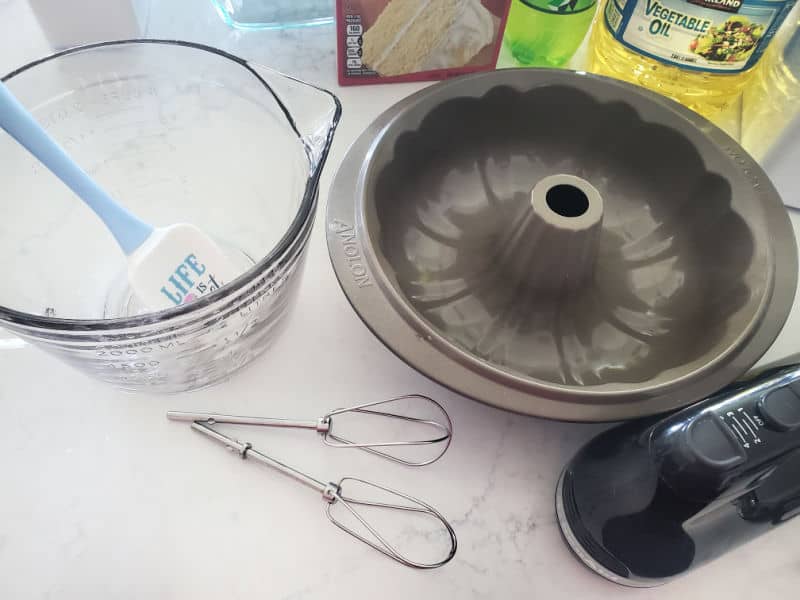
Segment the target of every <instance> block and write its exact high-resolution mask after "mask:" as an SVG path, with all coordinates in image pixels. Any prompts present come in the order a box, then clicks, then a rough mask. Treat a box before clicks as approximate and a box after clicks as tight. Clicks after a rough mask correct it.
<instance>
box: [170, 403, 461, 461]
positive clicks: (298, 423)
mask: <svg viewBox="0 0 800 600" xmlns="http://www.w3.org/2000/svg"><path fill="white" fill-rule="evenodd" d="M401 401H405V402H406V403H407V404H416V405H419V406H422V405H424V404H430V405H432V406H433V407H434V408H436V409H438V411H439V412H441V414H442V420H443V421H444V422H442V423H440V422H438V421H435V420H433V419H425V418H421V417H412V416H408V415H403V414H398V413H396V412H389V411H386V410H374V407H376V406H383V405H387V404H396V403H399V402H401ZM348 413H355V414H362V415H371V416H375V417H384V418H386V419H396V420H399V421H405V422H407V423H414V424H416V425H420V426H422V427H424V428H426V429H430V430H432V433H431V436H430V437H426V438H423V439H419V440H401V441H394V442H387V441H375V442H353V441H351V440H348V439H345V438H343V437H341V436H339V435H336V434H335V433H334V431H333V421H334V417H335V416H337V415H345V414H348ZM167 417H168V418H170V419H172V420H175V421H194V422H201V423H205V424H207V425H215V424H217V423H229V424H232V425H260V426H263V427H284V428H293V429H310V430H314V431H316V432H317V433H319V434H320V435H321V436H322V441H324V442H325V443H326V444H327V445H329V446H333V447H336V448H359V449H361V450H364V451H365V452H370V453H371V454H375V455H377V456H381V457H383V458H386V459H387V460H391V461H393V462H397V463H400V464H403V465H406V466H409V467H423V466H425V465H429V464H431V463H433V462H436V461H437V460H439V459H440V458H441V457H442V456H443V455H444V453H445V452H446V451H447V449H448V448H449V447H450V441H451V439H452V437H453V423H452V421H451V420H450V416H449V415H448V414H447V411H446V410H445V409H444V408H443V407H442V405H441V404H439V403H438V402H436V401H435V400H433V399H432V398H429V397H428V396H423V395H421V394H408V395H406V396H399V397H397V398H391V399H389V400H379V401H378V402H367V403H366V404H359V405H358V406H351V407H350V408H337V409H336V410H332V411H330V412H328V413H326V414H325V415H323V416H322V417H320V418H319V419H317V420H297V419H277V418H271V417H240V416H235V415H221V414H216V413H204V412H181V411H169V412H168V413H167ZM435 444H440V445H441V447H440V451H439V453H438V454H436V455H435V456H434V457H433V458H429V459H427V460H421V461H414V460H411V459H408V458H402V457H399V456H397V455H394V454H391V453H389V452H387V451H386V450H379V448H383V449H387V448H407V447H409V446H433V445H435Z"/></svg>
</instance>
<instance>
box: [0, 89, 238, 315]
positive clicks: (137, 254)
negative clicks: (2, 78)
mask: <svg viewBox="0 0 800 600" xmlns="http://www.w3.org/2000/svg"><path fill="white" fill-rule="evenodd" d="M0 128H2V129H4V130H5V131H6V132H7V133H8V134H9V135H10V136H11V137H13V138H14V139H15V140H17V142H19V143H20V144H21V145H22V146H24V147H25V148H26V149H27V150H28V151H29V152H30V153H31V154H33V155H34V156H35V157H36V158H37V159H38V160H39V161H40V162H41V163H42V164H43V165H44V166H45V167H47V168H48V169H49V170H50V171H51V172H52V173H53V174H54V175H56V177H58V178H59V179H60V180H61V181H63V182H64V183H65V184H66V185H67V186H68V187H69V188H70V189H71V190H72V191H73V192H75V194H76V195H77V196H78V197H79V198H80V199H81V200H83V201H84V202H85V203H86V205H87V206H88V207H89V208H91V209H92V210H93V211H94V213H95V214H96V215H97V216H98V217H100V220H101V221H103V223H105V225H106V227H107V228H108V230H109V231H110V232H111V234H112V235H113V236H114V238H115V239H116V240H117V243H118V244H119V247H120V248H122V251H123V252H124V253H125V255H126V256H127V258H128V279H129V281H130V285H131V288H132V290H133V292H134V293H135V294H136V296H137V297H138V298H139V300H140V301H141V302H142V303H143V304H144V305H145V306H146V307H147V308H148V309H150V310H160V309H164V308H168V307H171V306H176V305H180V304H185V303H187V302H191V301H192V300H195V299H197V298H199V297H200V296H202V295H203V294H207V293H209V292H211V291H213V290H215V289H217V288H219V287H220V286H222V285H224V284H225V283H227V282H229V281H231V280H232V279H234V278H235V277H237V276H238V275H239V274H240V269H237V268H236V267H235V266H234V265H233V263H232V262H231V261H230V260H229V259H228V258H227V256H226V255H225V254H224V253H223V251H222V250H221V249H220V248H219V246H218V245H217V244H216V243H215V242H214V241H213V240H212V239H211V238H210V237H209V236H208V235H206V234H205V233H203V232H202V231H200V229H198V228H197V227H195V226H194V225H190V224H187V223H177V224H174V225H169V226H167V227H158V228H156V227H153V226H151V225H148V224H147V223H145V222H144V221H142V220H140V219H139V218H138V217H136V216H135V215H133V214H131V213H130V212H129V211H128V210H127V209H126V208H125V207H123V206H122V205H120V204H119V203H118V202H117V201H116V200H114V199H113V198H112V197H111V196H109V195H108V193H106V191H105V190H103V188H101V187H100V186H99V185H98V184H97V182H96V181H95V180H94V179H92V178H91V177H90V176H89V175H88V174H87V173H86V172H85V171H84V170H83V169H81V167H80V166H78V164H77V163H75V161H74V160H72V158H71V157H70V156H69V155H68V154H67V153H66V152H65V151H64V149H63V148H62V147H61V146H60V145H59V144H58V143H57V142H56V141H55V140H54V139H53V138H51V137H50V135H49V134H48V133H47V132H46V131H45V130H44V129H43V128H42V127H41V125H39V123H37V122H36V119H34V118H33V115H31V114H30V113H29V112H28V111H27V110H26V109H25V107H24V106H22V104H21V103H20V102H19V101H18V100H17V99H16V98H15V97H14V95H13V94H12V93H11V91H10V90H9V89H8V88H7V87H6V86H5V84H3V83H2V82H0Z"/></svg>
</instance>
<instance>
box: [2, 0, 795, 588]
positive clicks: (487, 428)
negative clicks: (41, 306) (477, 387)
mask: <svg viewBox="0 0 800 600" xmlns="http://www.w3.org/2000/svg"><path fill="white" fill-rule="evenodd" d="M85 18H86V19H91V18H92V15H91V14H87V15H85ZM142 23H143V28H144V34H145V35H147V36H150V37H167V38H183V39H190V40H194V41H199V42H204V43H208V44H211V45H216V46H220V47H222V48H225V49H227V50H230V51H233V52H235V53H238V54H240V55H242V56H245V57H247V58H250V59H254V60H256V61H259V62H262V63H264V64H267V65H270V66H274V67H276V68H278V69H280V70H283V71H285V72H288V73H290V74H292V75H295V76H298V77H301V78H304V79H307V80H310V81H311V82H314V83H316V84H318V85H321V86H324V87H327V88H329V89H331V90H333V91H335V93H337V95H339V97H340V98H341V100H342V104H343V107H344V117H343V120H342V123H341V126H340V128H339V130H338V132H337V135H336V142H335V145H334V150H333V153H332V156H331V159H330V162H329V166H328V167H327V173H326V175H325V177H324V179H323V183H322V188H321V189H322V200H323V202H324V200H325V198H326V191H327V188H328V186H329V183H330V180H331V177H332V175H333V173H334V172H335V170H336V167H337V166H338V164H339V162H340V160H341V158H342V156H343V154H344V152H345V150H346V149H347V147H348V146H349V144H350V143H351V142H352V141H353V140H354V139H355V137H356V136H357V135H358V134H359V133H360V132H361V131H362V130H363V128H364V127H365V126H366V125H367V124H368V123H369V122H370V121H371V120H372V119H373V118H374V117H376V116H377V115H378V114H379V113H380V112H381V111H383V110H384V109H385V108H387V107H388V106H389V105H390V104H392V103H393V102H395V101H397V100H398V99H400V98H402V97H403V96H405V95H406V94H408V93H410V92H412V91H414V90H416V89H418V88H419V87H421V86H420V85H413V84H408V85H384V86H369V87H353V88H347V89H342V88H339V87H338V86H337V85H336V82H335V71H334V64H335V62H334V61H335V50H334V43H333V33H332V28H330V27H318V28H312V29H306V30H296V31H293V32H249V33H245V32H238V31H233V30H230V29H228V28H227V27H226V26H225V25H223V24H222V22H221V21H220V20H219V19H218V17H217V15H216V14H215V13H214V11H213V9H212V8H211V6H210V4H209V2H208V1H207V0H186V1H181V2H178V1H175V2H172V1H171V2H169V3H167V2H162V3H161V4H159V5H158V7H157V8H156V7H155V6H154V7H152V8H151V9H150V10H149V11H145V12H144V13H142ZM48 52H49V46H48V43H47V41H46V39H45V38H44V36H43V35H42V33H41V31H40V29H39V27H38V24H37V21H36V20H35V18H34V16H33V13H32V11H31V10H30V8H29V6H28V4H27V2H26V1H25V0H0V73H3V72H6V71H8V70H10V69H11V68H12V67H14V66H17V65H19V64H22V63H24V62H26V61H28V60H31V59H34V58H37V57H39V56H41V55H43V54H47V53H48ZM784 191H785V190H784ZM791 191H797V190H791ZM319 220H320V221H321V220H322V211H320V215H319ZM792 220H793V222H794V224H795V227H796V229H797V226H798V223H800V218H798V216H797V215H796V214H793V215H792ZM798 315H800V311H797V310H795V312H794V314H793V316H792V317H791V319H790V322H789V324H788V325H787V328H786V330H785V331H784V333H783V334H782V335H781V337H780V338H779V340H778V342H777V343H776V345H775V347H774V348H773V349H772V350H771V351H770V353H769V355H768V358H774V357H777V356H780V355H782V354H787V353H788V352H789V351H790V350H791V349H792V347H793V344H792V341H795V340H796V339H797V332H798V330H800V316H798ZM794 345H796V342H795V344H794ZM412 391H416V392H420V393H427V394H429V395H431V396H433V397H435V398H437V399H439V400H441V402H442V403H444V404H445V405H446V407H447V409H448V410H449V412H450V414H451V416H452V417H453V420H454V425H455V431H456V436H455V439H454V442H453V445H452V447H451V449H450V451H449V452H448V454H447V455H446V456H445V457H444V458H443V459H442V460H441V461H439V462H438V463H436V464H434V465H432V466H430V467H427V468H425V469H419V470H411V469H404V468H402V467H400V466H393V465H388V466H387V465H385V464H382V462H381V461H377V460H375V459H374V458H372V457H369V456H367V455H364V454H362V453H359V452H348V451H332V450H329V449H327V448H326V447H325V446H324V445H322V444H320V443H318V442H316V441H315V440H313V439H311V440H309V439H308V438H307V437H306V436H303V435H301V434H298V433H296V432H294V433H293V432H278V433H270V434H266V435H265V434H264V433H263V432H253V433H252V435H249V437H248V439H249V440H250V441H253V442H256V443H260V444H261V445H267V444H268V445H267V446H266V447H268V448H270V449H271V450H273V451H274V452H276V453H277V454H278V455H280V456H281V457H283V458H286V459H293V460H294V462H296V463H298V465H301V466H303V467H306V468H307V469H309V470H310V471H312V472H316V473H320V474H322V475H326V476H330V477H332V478H333V477H336V476H338V475H343V474H358V475H361V476H364V477H366V478H372V479H376V480H379V481H382V482H385V483H390V484H392V485H395V486H396V487H398V488H400V489H404V490H408V491H409V492H411V493H416V494H418V495H420V496H422V497H424V498H425V499H427V500H429V501H430V502H431V503H432V504H434V505H435V506H437V508H439V509H440V510H441V511H442V512H443V513H444V514H445V515H447V516H448V517H449V518H450V519H451V520H452V522H453V524H454V526H455V527H456V530H457V533H458V539H459V550H458V554H457V556H456V558H455V559H454V560H453V561H452V562H451V563H450V564H449V565H447V566H446V567H444V568H442V569H438V570H435V571H429V572H421V571H414V570H410V569H407V568H404V567H401V566H399V565H397V564H395V563H394V562H392V561H389V560H387V559H385V558H384V557H382V556H380V555H378V554H376V553H375V552H374V551H372V550H370V549H369V548H367V547H365V546H363V545H361V544H359V543H357V542H354V541H351V540H350V538H349V537H347V536H346V535H344V534H343V533H342V532H340V531H339V530H337V529H336V528H334V527H331V526H330V525H329V523H328V521H327V519H326V518H325V515H324V512H323V510H324V508H323V505H322V503H321V502H320V500H319V498H318V497H316V495H315V494H313V493H309V492H308V491H307V490H306V489H304V488H303V487H302V486H296V485H293V484H292V482H290V481H288V480H285V479H284V478H282V477H280V476H278V475H276V474H274V473H272V472H270V471H269V470H265V469H262V468H259V467H258V466H257V465H254V464H245V463H241V462H237V461H233V460H232V458H231V457H230V456H229V455H227V453H225V452H222V451H221V450H220V448H218V447H216V446H215V445H213V444H209V443H207V442H206V441H204V440H202V439H200V438H199V437H198V436H196V435H195V434H193V433H192V432H191V431H190V430H189V429H188V428H187V427H185V426H182V425H180V424H176V423H172V422H168V421H167V420H166V419H165V418H164V412H165V411H166V410H167V409H182V410H191V409H215V410H218V411H224V412H230V413H234V414H237V413H238V414H255V415H285V416H305V415H308V416H317V415H318V414H321V412H322V411H324V409H326V408H330V407H336V406H347V405H349V404H352V403H356V402H360V401H369V400H373V399H383V398H388V397H391V396H392V395H396V394H401V393H407V392H412ZM0 406H2V411H3V417H4V426H5V427H4V430H3V432H2V434H0V466H2V474H3V478H2V487H0V598H3V599H9V600H10V599H12V598H13V599H14V600H27V599H33V598H36V599H44V598H58V599H59V600H61V599H69V598H75V599H81V600H85V599H87V598H103V599H105V598H115V599H124V598H130V599H140V598H158V599H176V600H177V599H186V598H191V599H193V600H203V599H212V598H230V599H235V598H242V599H244V598H270V599H273V598H274V599H287V600H288V599H300V598H322V597H329V598H348V599H350V600H359V599H364V600H367V599H369V600H372V599H375V598H381V599H387V600H388V599H392V598H397V599H400V598H426V599H427V598H475V599H477V598H576V599H578V598H579V599H580V600H592V599H605V598H618V597H623V596H624V597H628V598H631V599H632V600H633V599H635V600H639V599H645V598H647V599H651V598H652V599H667V598H670V599H671V598H683V599H686V600H691V599H698V600H700V599H702V600H706V599H709V598H726V599H727V600H751V599H752V598H755V597H759V598H770V599H776V600H777V599H784V598H786V599H788V598H793V597H796V596H797V591H796V589H797V587H798V585H800V552H798V544H797V536H798V533H800V519H798V520H797V522H794V523H790V524H788V525H786V526H785V527H782V528H780V529H778V530H776V531H775V532H773V533H771V534H769V535H767V536H765V537H762V538H760V539H758V540H756V541H754V542H752V543H750V544H748V545H746V546H744V547H742V548H739V549H737V550H735V551H734V552H731V553H730V554H728V555H726V556H725V557H723V558H721V559H719V560H717V561H716V562H714V563H712V564H709V565H707V566H705V567H703V568H701V569H698V570H696V571H694V572H692V573H690V574H689V575H688V576H686V577H684V578H682V579H679V580H676V581H675V582H673V583H671V584H669V585H668V586H665V587H661V588H657V589H652V590H627V589H623V588H620V587H617V586H615V585H613V584H611V583H608V582H606V581H605V580H603V579H601V578H599V577H597V576H596V575H594V574H592V573H591V572H589V571H588V570H587V569H586V568H584V567H583V566H582V565H581V564H579V563H578V562H577V561H576V560H575V559H574V558H573V557H572V555H571V554H570V553H569V551H568V550H567V548H566V546H565V544H564V543H563V542H562V540H561V538H560V534H559V531H558V527H557V525H556V522H555V514H554V502H553V499H554V489H555V484H556V480H557V478H558V475H559V473H560V471H561V469H562V467H563V465H564V463H565V462H566V461H567V460H568V459H569V458H570V457H571V456H572V455H573V453H574V452H575V451H576V450H577V449H578V448H579V446H580V445H581V444H582V443H583V442H585V441H587V440H588V439H589V438H590V437H591V436H592V435H593V434H595V433H596V432H598V431H599V430H600V429H601V426H595V425H575V424H565V423H556V422H548V421H543V420H539V419H534V418H526V417H522V416H517V415H512V414H508V413H505V412H501V411H499V410H495V409H492V408H489V407H487V406H483V405H481V404H478V403H475V402H472V401H470V400H467V399H465V398H463V397H460V396H458V395H456V394H454V393H452V392H449V391H447V390H445V389H443V388H441V387H439V386H437V385H436V384H434V383H432V382H431V381H429V380H427V379H425V378H424V377H422V376H421V375H419V374H417V373H416V372H414V371H413V370H412V369H410V368H409V367H408V366H406V365H405V364H404V363H402V362H401V361H400V360H398V359H397V358H396V357H395V356H394V355H393V354H392V353H391V352H389V351H388V350H387V349H386V348H385V347H384V346H382V345H381V343H380V342H379V341H378V340H377V339H375V338H374V337H373V336H372V335H371V334H370V333H369V331H368V330H367V329H366V327H364V326H363V324H362V323H361V322H360V321H359V319H358V317H357V316H356V315H355V313H354V312H353V310H352V309H351V308H350V306H349V304H348V303H347V301H346V299H345V297H344V295H343V294H342V292H341V290H340V289H339V286H338V284H337V283H336V280H335V277H334V275H333V272H332V269H331V268H330V263H329V261H328V257H327V250H326V246H325V240H324V229H323V227H322V223H321V222H318V223H317V227H316V229H315V232H314V237H313V239H312V243H311V247H310V255H309V260H308V264H307V268H306V272H305V276H304V280H303V283H302V288H301V294H300V298H299V302H298V304H297V306H296V309H295V312H294V315H293V317H292V320H291V323H290V324H289V327H288V330H287V331H286V333H285V334H284V335H283V337H282V338H281V339H280V340H279V341H278V342H277V343H276V345H275V346H273V348H272V350H271V351H270V352H269V353H268V354H267V355H265V356H263V357H262V358H260V359H259V360H257V361H256V362H255V363H254V364H253V365H252V366H251V367H250V368H249V369H247V370H245V371H244V372H242V373H241V374H239V375H237V376H236V377H234V378H233V379H232V380H231V381H229V382H226V383H224V384H221V385H219V386H216V387H214V388H212V389H209V390H204V391H201V392H196V393H192V394H183V395H179V396H173V397H168V398H163V397H156V396H145V395H130V394H125V393H121V392H117V391H114V390H112V389H109V388H108V387H106V386H104V385H102V384H99V383H95V382H93V381H91V380H89V379H87V378H86V377H84V376H83V375H81V374H79V373H77V372H75V371H72V370H71V369H69V368H68V367H66V366H64V365H62V364H60V363H58V362H56V361H54V360H52V359H51V358H49V357H47V356H45V355H44V354H42V353H40V352H39V351H38V350H36V349H35V348H32V347H30V346H24V347H21V348H17V349H5V350H4V349H0Z"/></svg>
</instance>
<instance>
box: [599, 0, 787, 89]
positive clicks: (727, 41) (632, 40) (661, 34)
mask: <svg viewBox="0 0 800 600" xmlns="http://www.w3.org/2000/svg"><path fill="white" fill-rule="evenodd" d="M794 3H795V0H608V2H607V4H606V10H605V22H606V27H607V28H608V30H609V31H610V32H611V35H613V36H614V38H615V39H616V40H617V41H618V42H621V43H622V44H624V45H625V46H627V47H628V48H630V49H631V50H634V51H636V52H638V53H640V54H644V55H645V56H649V57H650V58H655V59H656V60H659V61H661V62H664V63H667V64H672V65H676V66H679V67H683V68H687V69H693V70H697V71H709V72H715V73H738V72H740V71H744V70H746V69H749V68H750V67H752V66H753V65H755V64H756V62H758V59H759V58H760V57H761V55H762V54H763V53H764V50H765V49H766V47H767V45H768V44H769V41H770V40H771V39H772V37H773V36H774V35H775V32H776V31H777V29H778V27H780V24H781V22H782V21H783V19H784V18H785V17H786V15H787V14H788V13H789V11H790V10H791V9H792V6H793V5H794Z"/></svg>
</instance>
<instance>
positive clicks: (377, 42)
mask: <svg viewBox="0 0 800 600" xmlns="http://www.w3.org/2000/svg"><path fill="white" fill-rule="evenodd" d="M497 26H498V19H497V17H495V16H494V15H492V13H491V12H489V11H488V10H487V9H486V7H485V6H484V5H483V4H482V3H481V1H480V0H391V1H390V2H388V3H387V4H386V6H385V7H384V9H383V10H382V11H381V13H380V15H379V16H378V18H377V19H376V20H375V22H374V23H373V24H372V26H371V27H369V28H368V29H367V30H366V32H364V35H363V47H362V56H361V61H362V62H363V64H364V67H366V68H368V69H370V70H372V71H374V72H376V73H378V75H380V76H381V77H392V76H398V75H404V74H407V73H417V72H421V71H431V70H436V69H456V68H459V67H464V66H466V65H468V64H469V63H470V61H472V60H473V59H474V58H475V57H476V56H477V55H478V54H479V53H480V52H481V50H483V49H484V48H486V47H487V46H489V45H491V44H492V43H493V42H494V40H495V39H496V33H497Z"/></svg>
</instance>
